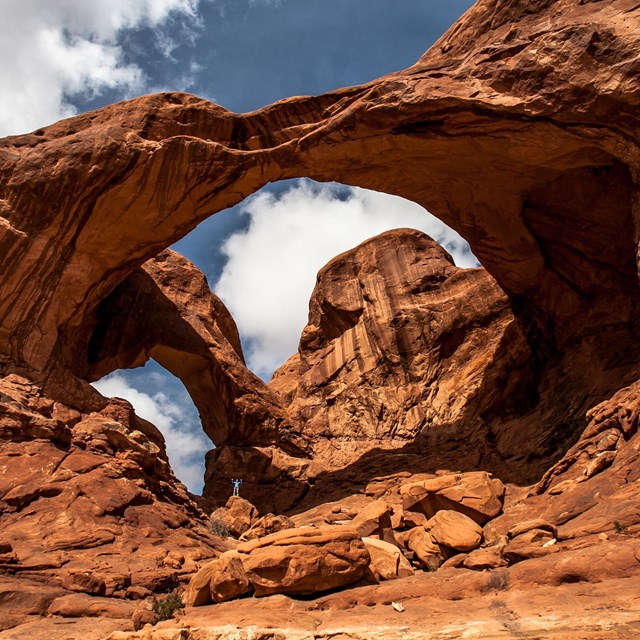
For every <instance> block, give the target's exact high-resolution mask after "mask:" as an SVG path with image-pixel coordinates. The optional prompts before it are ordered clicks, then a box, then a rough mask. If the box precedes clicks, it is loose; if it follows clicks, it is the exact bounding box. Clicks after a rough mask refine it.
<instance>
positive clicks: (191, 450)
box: [92, 359, 215, 495]
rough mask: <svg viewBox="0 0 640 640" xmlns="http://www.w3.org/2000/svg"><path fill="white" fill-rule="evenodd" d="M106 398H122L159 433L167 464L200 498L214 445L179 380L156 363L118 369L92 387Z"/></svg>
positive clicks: (152, 361) (150, 361) (149, 362)
mask: <svg viewBox="0 0 640 640" xmlns="http://www.w3.org/2000/svg"><path fill="white" fill-rule="evenodd" d="M92 384H93V386H94V387H95V388H96V389H97V390H98V391H99V392H100V393H101V394H102V395H104V396H105V397H107V398H124V399H125V400H127V401H128V402H130V403H131V405H132V406H133V408H134V410H135V412H136V415H137V416H139V417H140V418H142V419H144V420H148V421H149V422H151V423H152V424H153V425H155V426H156V427H157V428H158V430H159V431H160V432H161V433H162V435H163V436H164V440H165V449H166V454H167V457H168V461H169V464H170V465H171V469H172V470H173V472H174V474H175V475H176V477H177V478H178V479H179V480H180V481H181V482H182V483H183V484H184V485H186V487H187V488H188V489H189V491H190V492H191V493H193V494H195V495H200V494H202V487H203V482H204V475H205V455H206V452H207V451H209V450H210V449H212V448H215V443H213V442H211V440H210V438H208V437H207V435H206V434H205V433H204V430H203V429H202V423H201V420H200V416H199V413H198V410H197V409H196V406H195V404H194V403H193V400H192V399H191V397H190V396H189V393H188V392H187V390H186V388H185V387H184V385H183V384H182V382H181V381H180V379H179V378H176V377H175V376H173V375H171V374H170V373H169V372H168V371H167V370H166V369H165V368H164V367H162V366H160V365H159V364H158V363H156V362H155V360H153V359H150V360H148V361H147V363H146V364H145V365H144V366H142V367H137V368H135V369H118V370H117V371H114V372H113V373H110V374H109V375H107V376H105V377H104V378H101V379H100V380H98V381H96V382H94V383H92Z"/></svg>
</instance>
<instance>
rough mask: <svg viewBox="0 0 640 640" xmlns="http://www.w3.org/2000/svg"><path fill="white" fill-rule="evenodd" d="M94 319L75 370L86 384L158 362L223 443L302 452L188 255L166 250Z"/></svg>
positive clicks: (107, 301) (231, 323)
mask: <svg viewBox="0 0 640 640" xmlns="http://www.w3.org/2000/svg"><path fill="white" fill-rule="evenodd" d="M94 316H95V317H94V319H93V322H92V323H91V324H90V325H89V326H88V327H86V328H85V331H84V335H82V336H81V338H80V339H78V342H81V340H82V338H85V340H86V339H87V338H86V336H87V334H88V336H90V337H88V345H87V344H85V345H84V349H83V350H81V351H80V350H79V349H78V351H79V352H80V353H84V354H86V356H85V361H84V362H83V361H78V362H76V363H75V365H74V369H75V371H76V372H77V373H79V374H80V375H81V376H82V377H83V378H84V379H87V380H96V379H99V378H101V377H103V376H104V375H106V374H108V373H111V372H112V371H115V370H116V369H128V368H132V367H136V366H142V365H143V364H144V363H145V362H146V361H147V360H148V359H149V358H153V359H154V360H156V361H157V362H158V363H159V364H161V365H162V366H163V367H165V368H166V369H167V370H169V371H171V373H173V374H174V375H175V376H177V377H178V378H180V379H181V380H182V381H183V382H184V384H185V386H186V388H187V390H188V391H189V393H190V395H191V397H192V399H193V401H194V403H195V405H196V407H197V408H198V411H199V413H200V418H201V420H202V427H203V429H204V431H205V432H206V433H207V435H208V436H209V437H210V438H211V440H213V442H214V443H215V444H216V445H225V444H234V443H236V442H240V443H241V444H255V445H260V444H262V445H265V444H271V443H273V442H278V441H282V443H283V445H284V446H285V447H286V446H288V448H289V449H290V450H293V451H299V448H298V447H297V446H296V445H295V444H292V442H291V438H292V436H291V435H290V433H289V431H290V429H289V428H288V424H287V421H286V415H285V413H284V411H283V409H282V407H281V406H280V404H279V401H278V399H277V398H276V397H275V396H274V394H273V393H272V392H270V391H269V389H267V387H266V386H265V385H264V383H263V382H262V381H261V380H260V379H259V378H257V377H256V376H255V375H253V374H252V373H251V372H250V371H249V370H248V369H247V368H246V366H245V363H244V356H243V354H242V346H241V344H240V337H239V336H238V330H237V328H236V325H235V322H234V320H233V318H232V317H231V316H230V314H229V312H228V311H227V309H226V307H225V306H224V304H223V303H222V301H221V300H220V299H219V298H218V297H217V296H216V295H215V294H214V293H212V292H211V290H210V289H209V285H208V284H207V280H206V278H205V277H204V275H203V274H202V273H201V272H200V271H199V270H198V269H197V268H196V267H195V266H194V265H192V264H191V263H190V262H189V261H188V260H186V259H185V258H183V257H182V256H180V255H178V254H177V253H175V252H174V251H169V250H167V251H162V252H161V253H160V254H158V255H157V256H156V257H155V258H153V259H152V260H148V261H147V262H145V263H144V265H142V267H140V268H139V269H137V270H136V271H134V272H133V273H132V274H131V275H130V276H129V277H128V278H127V279H126V280H124V281H123V282H121V283H120V284H119V285H118V286H117V287H116V288H115V289H114V290H113V291H112V292H111V293H110V294H109V295H108V296H107V297H106V298H105V299H104V300H103V301H102V302H101V303H100V305H99V306H98V308H97V310H96V312H95V314H94ZM87 329H89V330H87ZM83 365H84V367H83ZM297 440H298V444H299V445H302V446H304V445H303V444H302V439H301V438H298V439H297Z"/></svg>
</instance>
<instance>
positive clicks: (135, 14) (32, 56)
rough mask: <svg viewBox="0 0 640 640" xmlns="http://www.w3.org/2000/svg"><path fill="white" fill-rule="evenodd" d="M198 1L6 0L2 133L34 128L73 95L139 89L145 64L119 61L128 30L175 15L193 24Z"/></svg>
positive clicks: (163, 46)
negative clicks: (120, 39) (124, 33)
mask: <svg viewBox="0 0 640 640" xmlns="http://www.w3.org/2000/svg"><path fill="white" fill-rule="evenodd" d="M199 2H200V0H91V1H87V0H3V2H2V37H1V38H0V59H2V61H3V64H2V66H0V84H1V85H2V93H1V94H0V135H10V134H16V133H24V132H26V131H31V130H33V129H35V128H37V127H40V126H45V125H47V124H49V123H51V122H54V121H56V120H59V119H60V118H63V117H68V116H71V115H73V114H75V113H76V107H75V106H74V104H73V99H74V96H76V97H77V96H78V95H84V96H87V97H95V96H96V95H99V94H100V93H101V92H103V91H106V90H110V89H113V90H118V91H121V93H122V95H130V94H132V93H134V92H139V91H140V90H142V89H144V74H143V71H142V70H141V69H140V68H139V67H138V66H136V65H135V64H131V63H127V62H125V60H124V55H123V50H122V48H121V47H120V46H119V44H118V38H119V37H120V36H121V35H122V33H123V32H124V31H126V30H128V29H137V28H142V27H150V28H152V29H156V30H157V31H158V38H157V45H158V48H159V50H162V51H163V52H164V53H165V54H166V55H170V52H171V38H170V37H169V36H167V35H166V34H164V35H163V32H162V26H163V25H164V24H165V23H167V21H169V19H170V18H171V19H173V18H180V19H182V20H183V21H186V22H188V23H189V24H190V25H191V26H192V27H193V29H196V28H197V26H198V14H197V8H198V4H199Z"/></svg>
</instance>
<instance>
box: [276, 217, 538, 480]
mask: <svg viewBox="0 0 640 640" xmlns="http://www.w3.org/2000/svg"><path fill="white" fill-rule="evenodd" d="M530 359H531V352H530V350H529V348H528V347H527V343H526V340H525V337H524V335H523V332H522V328H521V327H520V326H519V325H518V323H517V322H516V320H515V318H514V315H513V312H512V309H511V305H510V303H509V300H508V298H507V297H506V296H505V294H504V293H503V292H502V291H501V289H500V288H499V287H498V286H497V285H496V283H495V281H494V280H493V278H491V276H489V274H488V273H487V272H486V271H485V270H484V269H460V268H458V267H456V266H455V265H454V263H453V260H452V258H451V256H450V255H449V254H448V253H447V252H446V251H445V250H444V249H442V247H440V246H439V245H438V244H437V243H436V242H435V241H434V240H432V239H431V238H429V237H428V236H427V235H425V234H423V233H421V232H419V231H416V230H411V229H399V230H395V231H389V232H387V233H384V234H382V235H380V236H377V237H375V238H372V239H370V240H368V241H366V242H364V243H362V244H361V245H360V246H358V247H356V248H355V249H353V250H350V251H347V252H345V253H343V254H342V255H340V256H338V257H336V258H334V259H333V260H331V261H330V262H329V263H328V264H327V265H326V266H325V267H324V268H323V269H321V271H320V273H319V274H318V278H317V284H316V286H315V289H314V291H313V294H312V297H311V302H310V305H309V322H308V324H307V326H306V327H305V329H304V330H303V332H302V337H301V339H300V346H299V349H298V353H297V354H296V355H294V356H293V357H292V358H291V359H290V360H289V361H288V362H287V363H286V364H284V365H283V366H282V367H281V368H280V369H279V370H278V371H277V372H276V373H275V375H274V378H273V380H272V381H271V382H270V384H269V387H270V388H271V389H273V390H275V391H277V392H278V394H279V395H280V396H281V398H282V400H283V403H285V404H287V405H288V413H289V418H290V420H291V422H292V423H293V424H295V425H296V427H297V428H298V429H299V430H300V431H301V432H302V433H304V434H305V435H306V436H307V437H308V438H309V439H310V440H312V441H313V442H314V443H315V446H314V451H315V455H316V459H318V458H319V457H321V458H328V457H329V456H330V459H328V460H326V464H327V466H328V468H340V467H341V466H345V464H346V463H348V462H352V461H354V460H355V459H357V455H356V454H359V455H362V454H363V453H365V452H366V451H368V450H370V449H372V448H374V447H376V446H384V447H385V448H389V447H398V448H399V447H402V446H406V445H407V444H408V443H413V442H416V441H417V440H419V439H420V438H423V439H424V438H429V437H430V435H433V434H437V437H438V439H439V440H440V441H442V440H445V438H446V437H447V436H448V435H452V434H453V433H455V431H456V430H459V429H458V428H459V427H460V425H461V424H462V423H464V425H465V428H466V429H467V432H468V433H472V432H474V431H475V432H481V431H482V426H483V425H482V424H480V423H482V421H483V417H484V420H485V421H486V416H488V415H491V414H500V415H504V414H505V413H506V412H507V411H510V410H513V408H514V406H515V404H516V402H518V401H520V400H521V399H522V395H523V393H524V390H525V388H526V386H527V379H528V376H529V374H530V371H529V366H528V364H529V361H530ZM445 434H446V435H445ZM476 437H477V439H478V442H477V443H475V444H476V445H477V447H478V448H482V447H483V446H486V439H487V438H486V434H482V435H479V436H476ZM483 441H484V442H483ZM513 441H514V443H515V439H513ZM425 448H429V445H425ZM340 452H341V453H342V456H340ZM442 453H443V452H442V447H439V454H440V455H442ZM486 453H487V454H489V452H488V451H487V452H486ZM506 453H507V452H505V454H506ZM518 453H519V454H520V453H521V451H519V452H518Z"/></svg>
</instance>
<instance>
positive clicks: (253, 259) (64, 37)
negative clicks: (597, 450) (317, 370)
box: [0, 0, 475, 491]
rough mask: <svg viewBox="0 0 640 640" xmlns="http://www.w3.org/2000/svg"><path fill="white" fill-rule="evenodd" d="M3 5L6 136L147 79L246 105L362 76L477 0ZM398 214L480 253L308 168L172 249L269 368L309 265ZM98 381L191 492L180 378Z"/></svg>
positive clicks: (410, 206) (284, 343) (398, 203)
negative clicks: (205, 282)
mask: <svg viewBox="0 0 640 640" xmlns="http://www.w3.org/2000/svg"><path fill="white" fill-rule="evenodd" d="M2 4H3V23H4V30H3V37H2V38H0V56H1V57H2V59H3V60H5V61H6V60H10V61H11V63H10V64H4V65H3V68H2V69H1V70H0V81H1V82H2V86H3V94H2V95H0V135H10V134H14V133H23V132H25V131H30V130H34V129H36V128H38V127H41V126H44V125H46V124H49V123H50V122H53V121H55V120H58V119H60V118H62V117H66V116H70V115H73V114H74V113H79V112H82V111H86V110H89V109H94V108H98V107H101V106H103V105H105V104H108V103H110V102H114V101H117V100H121V99H124V98H130V97H135V96H136V95H143V94H145V93H151V92H154V91H167V90H180V91H189V92H191V93H195V94H196V95H199V96H202V97H205V98H208V99H211V100H214V101H215V102H217V103H218V104H220V105H222V106H224V107H226V108H228V109H230V110H233V111H250V110H254V109H257V108H259V107H261V106H264V105H267V104H270V103H271V102H274V101H276V100H279V99H281V98H285V97H289V96H292V95H314V94H319V93H323V92H326V91H329V90H331V89H336V88H339V87H343V86H349V85H354V84H360V83H363V82H367V81H369V80H372V79H374V78H377V77H380V76H382V75H385V74H387V73H390V72H393V71H398V70H401V69H403V68H405V67H407V66H410V65H411V64H413V63H414V62H415V61H416V60H417V59H418V58H419V57H420V56H421V55H422V53H423V52H424V51H425V50H426V49H427V48H428V47H429V46H431V44H432V43H433V42H435V40H437V38H438V37H440V35H441V34H442V33H444V31H445V30H446V29H447V28H448V27H449V26H450V25H451V24H452V23H453V22H455V20H456V19H457V18H458V16H459V15H461V14H462V13H463V12H464V11H465V10H466V9H468V8H469V7H470V6H471V4H473V3H472V2H471V1H470V0H401V1H400V2H398V1H393V0H92V1H91V2H87V1H86V0H3V3H2ZM318 220H321V221H323V222H320V223H318V222H317V221H318ZM339 225H342V226H339ZM398 226H413V227H417V228H421V229H423V230H424V231H426V232H427V233H429V234H431V235H432V236H434V237H435V238H436V239H438V241H440V242H441V243H442V244H444V245H445V246H446V247H447V248H448V249H449V251H450V252H451V253H452V254H453V255H454V257H455V258H456V260H457V261H458V263H459V264H461V265H462V266H472V265H473V264H475V260H474V258H473V256H472V255H470V254H469V253H468V248H467V247H466V245H465V243H464V242H463V241H461V239H460V238H459V237H458V236H457V235H456V234H454V232H452V231H451V230H449V229H447V228H445V227H444V226H443V225H442V223H440V222H439V221H437V220H435V219H434V218H432V217H429V216H428V215H427V214H426V212H424V210H422V209H420V207H418V206H417V205H415V204H414V203H409V202H407V201H404V200H401V199H399V198H392V197H390V196H387V195H384V194H376V193H373V192H366V191H364V190H360V189H350V188H345V187H341V186H339V185H318V184H316V183H312V182H311V181H288V182H286V183H279V184H275V185H268V186H267V187H265V189H263V190H262V192H260V193H259V194H257V195H255V196H253V197H252V198H250V199H248V200H247V201H245V202H244V203H241V204H240V205H238V206H236V207H234V208H233V209H229V210H227V211H225V212H221V213H219V214H217V215H216V216H214V217H213V218H211V219H209V220H207V221H205V222H204V223H202V224H201V225H200V226H199V227H198V228H197V229H196V230H194V232H192V233H191V234H190V235H189V236H187V237H186V238H184V239H183V240H181V241H180V242H179V243H178V244H177V245H176V246H175V247H174V248H175V249H176V250H178V251H180V252H181V253H182V254H184V255H185V256H186V257H187V258H189V259H190V260H192V261H193V262H195V263H196V264H197V265H198V266H199V267H200V268H201V269H202V270H203V271H204V272H205V274H206V275H207V276H208V278H209V283H210V285H211V286H212V288H214V290H216V292H217V293H218V294H219V295H220V296H221V297H222V298H223V300H224V301H225V302H226V303H227V305H228V306H229V308H230V310H231V311H232V313H233V314H234V317H235V318H236V321H237V322H238V325H239V329H240V333H241V335H242V338H243V344H244V347H245V351H246V353H247V356H248V361H249V364H250V366H251V367H252V369H253V370H254V371H256V373H258V374H259V375H261V376H262V377H263V378H265V379H268V378H269V376H270V375H271V372H272V371H273V369H274V368H275V367H276V366H278V365H279V364H281V363H282V362H284V360H285V359H286V358H287V357H288V356H289V355H291V354H292V353H293V352H294V351H295V349H296V344H297V341H298V337H299V332H300V330H301V328H302V326H303V325H304V322H305V319H306V305H307V302H308V297H309V294H310V292H311V289H312V287H313V283H314V280H315V273H316V272H317V270H318V269H319V268H320V267H321V266H323V264H324V263H325V262H326V261H327V260H328V259H330V258H331V257H333V256H334V255H336V254H337V253H339V252H341V251H344V250H346V249H348V248H350V247H351V246H355V245H356V244H358V243H359V242H362V241H363V240H365V239H366V238H368V237H371V236H372V235H375V234H377V233H380V232H381V231H383V230H384V229H386V228H393V227H398ZM285 228H286V229H291V228H295V229H296V234H297V235H296V237H295V239H292V238H290V241H289V242H288V243H287V246H288V248H287V251H278V252H275V251H274V250H273V247H274V246H278V244H279V242H278V241H279V239H280V238H281V237H282V234H283V233H284V231H283V229H285ZM277 254H282V255H277ZM256 267H259V268H256ZM292 270H293V271H295V272H296V273H297V274H298V275H299V278H298V280H296V281H295V282H294V281H293V280H292V279H291V278H290V277H288V275H287V274H291V272H292ZM258 274H259V275H260V276H261V278H256V276H257V275H258ZM265 293H266V294H268V295H264V294H265ZM98 386H99V388H100V389H101V390H102V391H103V393H108V394H109V395H120V396H123V397H128V398H129V399H130V400H131V401H132V402H133V404H134V405H135V406H136V408H137V409H138V411H139V412H140V413H141V414H143V415H144V416H145V417H148V418H149V419H151V420H153V421H154V422H155V423H156V424H157V425H158V426H159V427H160V428H161V429H162V430H163V432H164V433H165V436H166V438H167V444H168V449H169V455H170V458H171V460H172V464H173V467H174V469H175V470H176V473H177V475H178V476H179V477H180V478H181V479H182V480H183V481H184V482H185V483H186V484H187V485H188V486H189V487H190V488H191V489H192V490H194V491H198V490H199V489H200V488H201V484H202V475H203V459H204V453H205V451H206V449H208V448H210V447H211V446H212V445H211V443H210V442H209V441H208V439H207V438H206V437H205V436H203V434H202V432H201V429H200V426H199V420H198V415H197V412H196V411H195V409H194V408H193V405H192V404H191V402H190V400H189V398H188V395H187V394H186V392H185V390H184V387H182V385H181V383H180V382H179V381H176V380H175V379H173V378H172V377H171V376H170V375H169V374H167V372H166V371H164V370H163V369H161V368H160V367H158V366H157V365H154V364H149V365H147V367H145V368H144V369H138V370H135V371H130V372H118V373H117V374H115V375H113V376H112V377H111V378H110V379H109V380H107V381H105V382H103V383H102V384H101V385H100V384H99V385H98Z"/></svg>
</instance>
